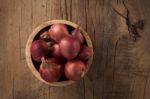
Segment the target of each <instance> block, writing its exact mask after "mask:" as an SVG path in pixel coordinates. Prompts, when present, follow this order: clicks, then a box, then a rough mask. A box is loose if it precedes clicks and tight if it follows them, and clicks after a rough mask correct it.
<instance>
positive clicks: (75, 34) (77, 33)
mask: <svg viewBox="0 0 150 99" xmlns="http://www.w3.org/2000/svg"><path fill="white" fill-rule="evenodd" d="M71 34H72V36H73V37H75V38H76V39H78V40H79V41H80V43H81V44H83V42H84V37H83V35H82V33H81V31H80V29H79V26H78V27H77V28H76V29H74V30H73V31H72V33H71Z"/></svg>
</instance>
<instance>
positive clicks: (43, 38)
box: [40, 31, 50, 41]
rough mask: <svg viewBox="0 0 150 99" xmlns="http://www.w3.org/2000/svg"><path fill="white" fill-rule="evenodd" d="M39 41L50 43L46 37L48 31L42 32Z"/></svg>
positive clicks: (47, 36)
mask: <svg viewBox="0 0 150 99" xmlns="http://www.w3.org/2000/svg"><path fill="white" fill-rule="evenodd" d="M40 39H42V40H45V41H50V37H49V35H48V31H44V32H43V33H41V35H40Z"/></svg>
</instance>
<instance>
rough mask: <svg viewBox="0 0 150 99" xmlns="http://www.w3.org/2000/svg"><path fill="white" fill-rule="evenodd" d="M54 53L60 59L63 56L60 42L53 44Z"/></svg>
mask: <svg viewBox="0 0 150 99" xmlns="http://www.w3.org/2000/svg"><path fill="white" fill-rule="evenodd" d="M52 55H53V56H54V57H56V58H58V59H61V58H62V55H61V52H60V47H59V44H54V45H53V46H52Z"/></svg>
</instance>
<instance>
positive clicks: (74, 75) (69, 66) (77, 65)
mask: <svg viewBox="0 0 150 99" xmlns="http://www.w3.org/2000/svg"><path fill="white" fill-rule="evenodd" d="M85 70H86V66H85V64H84V63H83V62H82V61H80V60H71V61H68V62H67V63H66V65H65V69H64V72H65V75H66V77H67V78H68V79H70V80H73V81H77V80H80V79H81V78H82V77H83V76H84V74H85Z"/></svg>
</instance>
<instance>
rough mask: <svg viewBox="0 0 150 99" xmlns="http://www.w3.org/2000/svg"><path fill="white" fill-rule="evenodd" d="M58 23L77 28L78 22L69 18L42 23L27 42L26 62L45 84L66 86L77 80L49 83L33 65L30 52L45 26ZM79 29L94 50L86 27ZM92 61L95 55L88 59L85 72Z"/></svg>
mask: <svg viewBox="0 0 150 99" xmlns="http://www.w3.org/2000/svg"><path fill="white" fill-rule="evenodd" d="M56 23H62V24H66V25H69V26H71V27H73V28H77V26H78V25H77V24H76V23H73V22H71V21H67V20H50V21H47V22H44V23H42V24H40V25H39V26H37V27H36V28H35V29H34V30H33V32H32V33H31V34H30V35H29V38H28V40H27V43H26V49H25V57H26V62H27V66H28V67H29V69H30V71H31V72H32V74H33V75H34V76H35V77H36V78H37V79H39V80H40V81H42V82H44V83H45V84H47V85H51V86H66V85H70V84H73V83H75V82H76V81H71V80H68V81H62V82H52V83H49V82H46V81H45V80H43V79H42V78H41V76H40V74H39V72H38V71H37V70H36V68H35V66H34V65H33V62H32V58H31V52H30V49H31V44H32V42H33V40H34V38H35V36H36V35H37V34H38V33H39V32H40V31H41V30H42V29H43V28H45V27H48V26H50V25H52V24H56ZM79 29H80V30H81V33H82V35H83V36H84V37H85V40H86V42H87V45H88V47H90V48H91V49H92V51H93V45H92V41H91V39H90V37H89V35H88V33H87V32H86V31H84V29H83V28H82V27H79ZM92 61H93V55H92V56H91V57H90V59H89V60H88V62H87V64H86V65H87V69H86V71H85V74H86V73H87V71H88V70H89V68H90V66H91V64H92Z"/></svg>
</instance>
